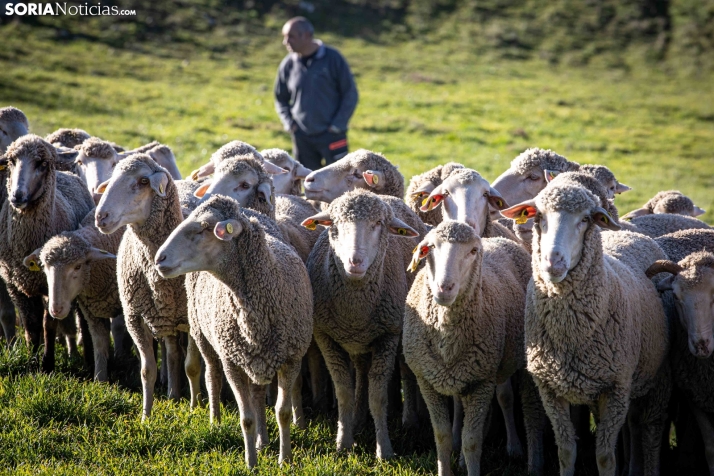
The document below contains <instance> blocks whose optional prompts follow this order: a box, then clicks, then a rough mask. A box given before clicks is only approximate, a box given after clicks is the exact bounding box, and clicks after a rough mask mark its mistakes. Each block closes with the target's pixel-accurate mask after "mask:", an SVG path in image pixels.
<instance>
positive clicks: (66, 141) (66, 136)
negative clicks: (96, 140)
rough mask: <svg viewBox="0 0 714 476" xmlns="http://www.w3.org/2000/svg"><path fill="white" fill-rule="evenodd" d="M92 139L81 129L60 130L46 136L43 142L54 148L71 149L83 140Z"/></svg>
mask: <svg viewBox="0 0 714 476" xmlns="http://www.w3.org/2000/svg"><path fill="white" fill-rule="evenodd" d="M90 137H92V136H91V135H90V134H89V133H88V132H87V131H85V130H82V129H66V128H61V129H57V130H56V131H54V132H52V133H50V134H47V137H45V140H46V141H47V142H49V143H50V144H52V145H53V146H55V147H68V148H70V149H73V148H74V147H75V146H78V145H80V144H81V143H82V142H84V141H85V140H87V139H89V138H90Z"/></svg>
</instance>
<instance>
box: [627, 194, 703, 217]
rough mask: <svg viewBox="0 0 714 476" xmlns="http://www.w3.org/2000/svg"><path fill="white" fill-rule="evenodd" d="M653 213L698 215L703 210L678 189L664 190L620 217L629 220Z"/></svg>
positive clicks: (701, 213)
mask: <svg viewBox="0 0 714 476" xmlns="http://www.w3.org/2000/svg"><path fill="white" fill-rule="evenodd" d="M653 213H677V214H679V215H688V216H690V217H698V216H699V215H703V214H704V213H705V211H704V210H702V209H701V208H699V207H698V206H696V205H694V202H692V199H691V198H689V197H687V196H686V195H684V194H682V192H680V191H679V190H666V191H664V192H658V193H657V194H656V195H655V196H654V197H652V198H650V199H649V200H648V201H647V203H645V204H644V205H643V206H642V208H638V209H636V210H632V211H631V212H629V213H628V214H626V215H625V216H623V217H622V218H623V219H625V220H629V219H632V218H635V217H639V216H643V215H650V214H653Z"/></svg>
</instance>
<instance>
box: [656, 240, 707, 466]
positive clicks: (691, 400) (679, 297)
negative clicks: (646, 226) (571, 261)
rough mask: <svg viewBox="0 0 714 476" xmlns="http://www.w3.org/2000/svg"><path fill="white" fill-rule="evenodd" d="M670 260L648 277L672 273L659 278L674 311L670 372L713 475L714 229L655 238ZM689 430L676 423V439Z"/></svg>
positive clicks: (666, 300)
mask: <svg viewBox="0 0 714 476" xmlns="http://www.w3.org/2000/svg"><path fill="white" fill-rule="evenodd" d="M656 241H657V243H658V244H659V245H660V246H661V247H662V249H663V250H664V251H665V252H666V253H667V257H668V259H667V260H662V261H657V262H656V263H655V264H653V265H652V267H651V268H650V269H648V270H647V274H648V276H654V275H656V274H657V273H659V272H667V273H671V275H670V276H668V277H666V278H664V279H661V280H660V281H659V282H658V283H657V289H658V291H660V293H664V294H663V295H662V299H663V302H664V303H665V307H666V309H667V310H668V312H669V313H670V314H671V315H672V321H673V332H672V351H671V358H670V360H671V363H672V375H673V376H674V383H675V385H677V387H678V388H679V389H680V390H681V391H682V393H683V396H684V400H685V401H686V405H687V406H688V407H689V408H690V409H691V410H692V412H693V413H694V417H695V420H696V422H697V424H698V426H699V429H700V432H701V435H702V437H703V440H704V454H705V456H706V460H707V464H708V466H709V474H714V428H712V424H711V421H710V418H711V414H712V413H713V412H714V399H712V395H714V386H713V385H712V382H714V378H713V377H714V367H713V366H712V364H713V363H714V358H712V356H711V355H712V351H713V350H714V335H713V334H712V320H713V318H714V309H713V308H712V305H711V296H712V294H713V293H714V254H712V253H711V251H710V250H714V231H711V230H684V231H679V232H676V233H672V234H669V235H665V236H663V237H660V238H657V240H656ZM685 432H686V429H685V428H682V427H680V426H678V427H677V436H678V439H679V437H680V435H683V433H685Z"/></svg>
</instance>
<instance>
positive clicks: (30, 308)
mask: <svg viewBox="0 0 714 476" xmlns="http://www.w3.org/2000/svg"><path fill="white" fill-rule="evenodd" d="M56 160H57V151H56V150H55V148H54V147H53V146H52V145H51V144H49V143H47V142H46V141H45V140H43V139H42V138H40V137H38V136H36V135H34V134H27V135H24V136H22V137H20V138H19V139H17V140H16V141H15V142H13V143H12V144H11V145H10V147H8V149H7V151H6V152H5V154H4V155H3V156H2V158H1V159H0V167H7V169H8V172H7V174H6V175H7V178H6V183H5V186H6V196H7V197H8V199H7V200H5V202H4V203H2V204H1V205H0V206H1V207H2V208H1V209H0V276H1V277H2V279H3V280H4V281H5V283H6V284H7V286H8V292H9V293H10V297H11V298H12V301H13V303H14V304H15V306H16V307H17V309H18V310H19V312H20V318H21V319H22V323H23V325H24V327H25V336H26V338H27V342H28V343H29V344H31V345H32V346H33V348H35V349H37V347H39V345H40V340H41V336H42V334H43V331H44V339H45V352H44V355H43V358H42V369H43V370H44V371H51V370H52V369H53V368H54V341H55V334H56V329H57V325H58V321H57V320H55V319H52V318H51V317H50V316H49V314H45V313H44V305H43V298H42V297H43V296H46V295H47V282H46V280H45V277H44V275H42V274H41V273H34V272H31V271H29V270H28V269H27V268H25V267H24V266H23V264H22V262H23V260H24V259H25V256H27V255H29V254H30V253H32V252H33V251H34V250H35V249H37V248H38V247H40V246H42V245H43V244H44V243H45V242H46V241H47V240H48V239H50V238H51V237H52V236H54V235H56V234H58V233H60V232H62V231H66V230H74V229H76V228H77V227H78V226H79V224H80V222H81V221H82V219H83V218H84V217H85V216H86V215H87V213H88V212H89V211H90V210H91V208H92V205H93V202H92V198H91V196H90V195H89V192H88V191H87V189H86V187H85V186H84V183H83V182H82V180H81V179H79V178H78V177H76V176H74V175H71V174H67V173H64V172H58V171H56V170H55V163H56ZM68 323H69V321H68V322H63V324H64V326H67V324H68Z"/></svg>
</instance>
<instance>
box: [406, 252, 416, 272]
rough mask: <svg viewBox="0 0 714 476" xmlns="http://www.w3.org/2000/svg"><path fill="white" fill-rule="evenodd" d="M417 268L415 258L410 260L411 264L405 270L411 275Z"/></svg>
mask: <svg viewBox="0 0 714 476" xmlns="http://www.w3.org/2000/svg"><path fill="white" fill-rule="evenodd" d="M418 266H419V258H417V257H416V256H415V257H413V258H412V261H411V263H409V267H408V268H407V271H409V272H410V273H413V272H414V271H416V269H417V267H418Z"/></svg>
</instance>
